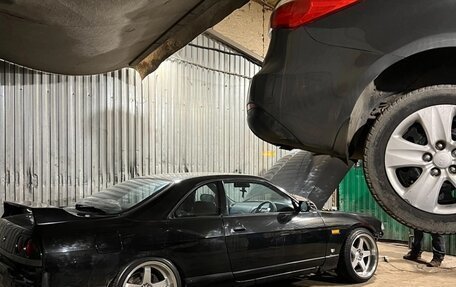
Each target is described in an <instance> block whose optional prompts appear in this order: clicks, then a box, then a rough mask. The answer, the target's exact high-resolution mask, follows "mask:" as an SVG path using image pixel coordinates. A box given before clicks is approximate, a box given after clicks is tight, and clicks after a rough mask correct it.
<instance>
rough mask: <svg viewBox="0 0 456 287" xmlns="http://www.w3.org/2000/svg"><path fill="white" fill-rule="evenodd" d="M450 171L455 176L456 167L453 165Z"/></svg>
mask: <svg viewBox="0 0 456 287" xmlns="http://www.w3.org/2000/svg"><path fill="white" fill-rule="evenodd" d="M448 169H449V170H450V173H453V174H455V173H456V165H452V166H450V167H449V168H448Z"/></svg>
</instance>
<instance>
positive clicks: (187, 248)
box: [0, 174, 382, 287]
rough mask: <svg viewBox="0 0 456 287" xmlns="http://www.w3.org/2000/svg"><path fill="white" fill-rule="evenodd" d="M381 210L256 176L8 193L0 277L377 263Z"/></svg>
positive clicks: (362, 268)
mask: <svg viewBox="0 0 456 287" xmlns="http://www.w3.org/2000/svg"><path fill="white" fill-rule="evenodd" d="M381 235H382V224H381V222H380V221H379V220H377V219H375V218H373V217H371V216H367V215H361V214H348V213H342V212H324V211H318V210H317V209H316V208H315V207H314V205H313V203H312V202H310V201H308V200H306V199H304V198H300V197H298V196H294V195H292V194H289V193H287V192H286V191H284V190H283V189H281V188H279V187H276V186H274V185H272V184H271V183H269V182H268V181H266V180H265V179H263V178H259V177H253V176H242V175H213V174H212V175H209V174H199V175H195V174H181V175H157V176H154V177H147V178H137V179H132V180H128V181H126V182H123V183H120V184H118V185H115V186H113V187H110V188H108V189H106V190H104V191H101V192H99V193H96V194H93V195H91V196H89V197H86V198H84V199H82V200H80V201H79V202H78V203H77V204H75V206H72V207H67V208H33V207H27V206H24V205H19V204H15V203H5V205H4V215H3V217H2V219H1V220H0V236H1V237H2V238H3V239H2V240H1V241H0V284H1V286H15V287H17V286H41V287H49V286H57V287H61V286H66V287H71V286H74V287H80V286H88V287H89V286H90V287H92V286H105V287H106V286H110V287H136V286H137V287H139V286H152V287H165V286H168V287H180V286H223V285H224V284H226V285H228V286H232V285H233V284H234V283H241V284H246V283H249V284H250V283H257V282H263V281H268V280H271V279H277V278H283V277H288V276H293V275H300V274H309V273H321V272H325V271H328V270H337V273H338V274H339V275H340V276H341V277H343V278H344V279H346V280H348V281H350V282H365V281H367V280H369V279H370V278H371V277H372V276H373V274H374V273H375V271H376V268H377V264H378V249H377V244H376V239H377V238H379V237H380V236H381Z"/></svg>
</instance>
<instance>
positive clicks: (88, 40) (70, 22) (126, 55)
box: [0, 0, 247, 77]
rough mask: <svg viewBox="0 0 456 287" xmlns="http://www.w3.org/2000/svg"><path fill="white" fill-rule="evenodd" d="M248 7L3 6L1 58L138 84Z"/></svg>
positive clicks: (171, 2) (49, 2) (175, 2)
mask: <svg viewBox="0 0 456 287" xmlns="http://www.w3.org/2000/svg"><path fill="white" fill-rule="evenodd" d="M245 3H247V0H185V1H182V0H134V1H131V0H120V1H111V0H97V1H72V0H60V1H54V0H40V1H29V0H0V35H2V40H1V41H0V59H4V60H7V61H10V62H14V63H17V64H20V65H23V66H26V67H29V68H34V69H37V70H42V71H47V72H54V73H61V74H77V75H81V74H96V73H103V72H108V71H113V70H117V69H120V68H124V67H133V68H135V69H136V70H137V71H138V72H139V73H140V74H141V76H142V77H145V76H146V75H147V74H149V73H151V72H153V71H154V70H155V69H156V68H157V67H158V66H159V65H160V63H161V62H162V61H163V60H165V59H166V58H167V57H169V56H170V55H171V54H173V53H174V52H176V51H177V50H179V49H180V48H182V47H183V46H185V45H186V44H187V43H189V42H190V41H191V40H193V39H194V38H195V37H196V36H197V35H199V34H201V33H202V32H204V31H205V30H206V29H208V28H210V27H212V26H213V25H215V24H216V23H218V22H219V21H221V20H222V19H223V18H225V17H226V16H227V15H229V14H230V13H231V12H232V11H234V10H235V9H237V8H239V7H241V6H242V5H243V4H245Z"/></svg>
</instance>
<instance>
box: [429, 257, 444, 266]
mask: <svg viewBox="0 0 456 287" xmlns="http://www.w3.org/2000/svg"><path fill="white" fill-rule="evenodd" d="M442 261H443V259H441V258H435V257H434V258H432V260H431V262H429V263H428V264H427V266H428V267H440V265H442Z"/></svg>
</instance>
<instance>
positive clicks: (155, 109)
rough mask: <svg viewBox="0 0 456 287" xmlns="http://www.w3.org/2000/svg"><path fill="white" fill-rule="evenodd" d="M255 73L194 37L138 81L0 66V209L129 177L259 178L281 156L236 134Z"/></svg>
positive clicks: (119, 74) (245, 131)
mask: <svg viewBox="0 0 456 287" xmlns="http://www.w3.org/2000/svg"><path fill="white" fill-rule="evenodd" d="M258 70H259V66H257V65H255V64H253V63H251V62H249V61H248V60H246V59H245V58H244V57H242V55H239V54H238V53H237V52H235V51H233V50H231V49H229V48H228V47H227V46H225V45H223V44H221V43H219V42H216V41H214V40H212V39H210V38H209V37H207V36H199V37H198V38H197V39H195V40H194V41H193V43H192V44H191V45H189V46H187V47H185V48H184V49H182V50H181V51H179V52H178V53H176V54H175V55H174V56H172V57H171V58H170V59H169V60H167V61H166V62H164V63H163V64H162V65H161V66H160V68H159V69H158V70H157V71H156V72H155V73H153V74H151V75H150V76H148V77H147V78H146V79H145V80H144V81H141V79H140V78H139V76H138V74H137V73H136V72H135V71H134V70H132V69H123V70H121V71H116V72H112V73H107V74H102V75H95V76H61V75H52V74H47V73H42V72H37V71H32V70H29V69H25V68H22V67H19V66H16V65H13V64H9V63H5V62H0V195H1V197H0V198H1V200H9V201H21V202H44V203H49V204H52V205H67V204H69V203H72V202H74V201H76V200H77V199H79V198H81V197H83V196H86V195H88V194H92V193H93V192H96V191H98V190H100V189H103V188H105V187H106V186H110V185H112V184H115V183H117V182H120V181H123V180H126V179H128V178H132V177H134V176H138V175H147V174H155V173H171V172H185V171H190V172H196V171H217V172H239V173H248V174H261V173H262V172H264V171H265V170H267V169H268V168H269V167H271V166H272V165H273V163H274V162H275V161H276V160H277V159H278V158H280V157H281V156H282V154H284V152H283V151H281V150H278V149H277V148H276V147H273V146H271V145H269V144H266V143H265V142H263V141H260V140H259V139H258V138H256V137H255V136H254V135H253V134H252V133H251V131H250V130H249V128H248V127H247V125H246V120H245V113H246V111H245V104H246V101H247V98H246V97H247V92H248V87H249V81H250V79H251V78H252V76H253V75H254V74H255V73H256V72H257V71H258Z"/></svg>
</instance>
